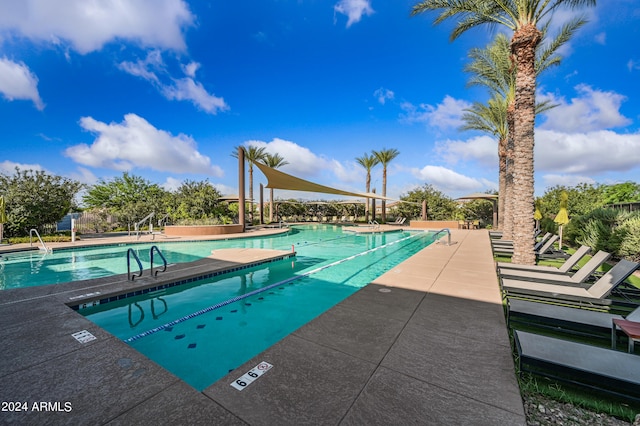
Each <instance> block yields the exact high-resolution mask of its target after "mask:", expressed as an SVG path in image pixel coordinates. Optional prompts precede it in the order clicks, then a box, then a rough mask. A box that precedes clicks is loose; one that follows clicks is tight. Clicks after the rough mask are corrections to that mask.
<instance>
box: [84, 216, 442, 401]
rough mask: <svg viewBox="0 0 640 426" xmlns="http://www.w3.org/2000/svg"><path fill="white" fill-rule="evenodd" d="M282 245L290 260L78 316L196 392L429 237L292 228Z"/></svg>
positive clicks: (430, 238) (430, 236)
mask: <svg viewBox="0 0 640 426" xmlns="http://www.w3.org/2000/svg"><path fill="white" fill-rule="evenodd" d="M310 231H311V233H309V232H310ZM296 236H297V237H298V238H297V240H298V241H297V242H292V241H294V240H296V238H295V237H296ZM301 237H304V238H301ZM270 240H271V241H270V242H271V243H274V242H276V241H277V240H278V239H277V238H276V239H270ZM282 240H283V241H281V243H286V244H289V247H290V245H291V244H295V246H296V251H297V253H298V254H297V256H296V257H295V258H293V259H289V260H282V261H277V262H272V263H268V264H264V265H260V266H256V267H253V268H248V269H244V270H241V271H236V272H233V273H229V274H225V275H222V276H217V277H214V278H211V279H207V280H201V281H198V282H194V283H190V284H186V285H182V286H176V287H171V288H168V289H165V290H161V291H159V292H156V293H150V294H147V295H142V296H136V297H131V298H128V299H123V300H120V301H117V302H111V303H106V304H102V305H98V306H95V307H89V308H86V309H81V310H80V313H82V314H83V315H85V316H86V317H87V318H88V319H90V320H91V321H93V322H95V323H96V324H98V325H99V326H101V327H102V328H104V329H106V330H107V331H109V332H111V333H112V334H114V335H115V336H117V337H119V338H121V339H122V340H124V341H126V342H127V343H129V344H130V345H131V346H132V347H134V348H136V349H137V350H138V351H140V352H142V353H143V354H145V355H146V356H148V357H149V358H151V359H153V360H154V361H156V362H157V363H159V364H160V365H162V366H163V367H165V368H166V369H168V370H169V371H171V372H173V373H174V374H176V375H177V376H179V377H180V378H182V379H183V380H185V381H186V382H187V383H189V384H190V385H192V386H193V387H194V388H196V389H198V390H202V389H204V388H206V387H207V386H209V385H211V384H212V383H214V382H215V381H217V380H218V379H220V378H221V377H223V376H224V375H226V374H227V373H228V372H229V371H231V370H233V369H234V368H236V367H238V366H240V365H241V364H242V363H244V362H246V361H247V360H249V359H251V358H252V357H254V356H255V355H257V354H259V353H260V352H262V351H264V350H265V349H267V348H269V347H270V346H272V345H273V344H275V343H276V342H278V341H279V340H281V339H282V338H284V337H285V336H287V335H288V334H290V333H292V332H293V331H295V330H296V329H298V328H299V327H301V326H302V325H304V324H306V323H307V322H309V321H311V320H312V319H314V318H315V317H317V316H318V315H320V314H322V313H323V312H325V311H326V310H328V309H330V308H331V307H333V306H334V305H336V304H337V303H339V302H340V301H342V300H343V299H345V298H347V297H348V296H350V295H351V294H353V293H354V292H356V291H357V290H358V289H359V288H361V287H363V286H365V285H366V284H368V283H369V282H371V281H372V280H374V279H375V278H376V277H378V276H380V275H381V274H383V273H384V272H385V271H387V270H389V269H390V268H392V267H393V266H395V265H397V264H398V263H400V262H402V261H403V260H405V259H406V258H408V257H409V256H411V255H413V254H415V253H416V252H418V251H419V250H421V249H423V248H424V247H426V246H427V245H429V244H430V243H431V242H433V234H430V233H426V232H420V233H408V232H395V233H390V234H369V235H355V234H349V233H342V232H341V230H340V229H339V228H337V229H336V228H334V227H327V228H323V229H316V230H315V231H313V230H310V229H305V228H300V229H297V230H296V232H294V233H292V234H291V235H289V236H287V237H286V238H283V239H282ZM245 243H249V242H245ZM285 247H286V246H285ZM269 248H283V247H282V246H280V245H279V244H274V246H273V247H269Z"/></svg>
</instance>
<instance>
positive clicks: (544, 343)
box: [513, 330, 640, 401]
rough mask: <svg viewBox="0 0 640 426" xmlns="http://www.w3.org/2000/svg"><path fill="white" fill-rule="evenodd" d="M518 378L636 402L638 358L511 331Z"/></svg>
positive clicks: (639, 391) (639, 382) (639, 372)
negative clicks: (528, 376) (523, 376)
mask: <svg viewBox="0 0 640 426" xmlns="http://www.w3.org/2000/svg"><path fill="white" fill-rule="evenodd" d="M513 336H514V342H515V346H516V350H517V351H518V364H519V371H520V374H522V373H524V372H530V373H533V374H539V375H543V376H547V377H551V378H553V379H555V380H560V381H564V382H568V383H572V384H577V385H580V386H585V387H587V388H590V389H594V390H597V391H601V392H606V393H609V394H612V395H615V396H617V397H619V398H623V399H627V400H634V401H640V357H639V356H637V355H633V354H628V353H625V352H618V351H614V350H611V349H605V348H601V347H598V346H591V345H585V344H583V343H577V342H571V341H568V340H562V339H557V338H554V337H548V336H542V335H539V334H534V333H528V332H525V331H521V330H515V331H514V333H513Z"/></svg>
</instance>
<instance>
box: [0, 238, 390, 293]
mask: <svg viewBox="0 0 640 426" xmlns="http://www.w3.org/2000/svg"><path fill="white" fill-rule="evenodd" d="M394 234H396V233H394ZM398 234H399V233H398ZM352 236H353V234H348V233H343V232H342V229H341V227H339V226H334V225H307V226H300V227H292V229H291V231H290V232H289V233H287V234H283V235H274V236H270V237H261V238H240V239H230V240H224V241H222V240H219V241H197V242H196V241H190V242H166V241H162V240H159V241H155V242H153V243H134V244H113V245H105V246H98V247H84V248H70V249H58V250H54V251H53V253H45V252H44V251H29V252H17V253H8V254H3V255H1V256H0V290H2V289H9V288H19V287H33V286H41V285H48V284H58V283H64V282H70V281H80V280H87V279H94V278H100V277H104V276H109V275H115V274H124V273H126V272H127V250H128V249H129V248H132V249H133V250H134V252H135V253H136V255H137V256H138V257H139V258H140V260H141V262H142V266H143V268H144V269H148V268H149V266H150V264H149V251H150V248H151V247H152V246H153V245H155V246H157V247H158V248H159V249H160V250H161V252H162V254H163V255H164V256H165V258H166V259H167V262H169V263H182V262H192V261H194V260H198V259H201V258H203V257H206V256H209V255H210V254H211V250H214V249H216V248H267V249H278V250H291V246H292V245H294V246H295V247H296V250H298V248H300V247H305V250H308V251H309V252H310V253H311V252H313V247H314V246H315V245H317V244H319V243H321V242H323V241H326V240H330V239H340V240H342V241H343V242H344V244H343V245H341V246H340V247H341V249H342V247H344V249H345V250H347V246H348V245H349V244H358V245H359V244H360V240H357V239H356V240H353V239H350V238H348V237H352ZM376 238H382V239H383V240H384V239H386V238H387V236H381V235H380V234H378V236H377V237H376ZM356 241H358V242H357V243H356ZM325 255H326V254H325ZM325 255H323V256H325ZM135 266H137V265H135V261H134V260H133V259H132V270H133V269H134V268H135ZM156 266H157V265H156Z"/></svg>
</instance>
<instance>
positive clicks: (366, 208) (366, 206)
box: [364, 170, 371, 223]
mask: <svg viewBox="0 0 640 426" xmlns="http://www.w3.org/2000/svg"><path fill="white" fill-rule="evenodd" d="M366 186H367V194H368V193H369V192H370V191H371V171H370V170H367V181H366ZM364 220H365V222H366V223H369V199H368V198H366V199H365V200H364Z"/></svg>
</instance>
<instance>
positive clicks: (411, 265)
mask: <svg viewBox="0 0 640 426" xmlns="http://www.w3.org/2000/svg"><path fill="white" fill-rule="evenodd" d="M452 234H453V239H454V240H455V244H452V245H451V246H447V245H445V244H432V245H431V246H429V247H427V248H425V249H423V250H422V251H421V252H419V253H418V254H416V255H414V256H412V257H411V258H410V259H408V260H407V261H405V262H403V263H401V264H400V265H398V266H396V267H395V268H393V269H392V270H390V271H388V272H387V273H385V274H383V275H382V276H380V277H379V278H377V279H376V280H374V281H373V282H372V283H371V284H369V285H368V286H366V287H364V288H363V289H361V290H360V291H358V292H356V293H355V294H354V295H353V296H351V297H349V298H348V299H346V300H345V301H344V302H342V303H341V304H339V305H338V306H336V307H334V308H333V309H331V310H329V311H327V312H326V313H325V314H323V315H321V316H320V317H318V318H317V319H316V320H314V321H312V322H311V323H309V324H307V325H306V326H304V327H302V328H301V329H299V330H297V331H296V332H294V333H292V334H291V335H289V336H288V337H286V338H285V339H283V340H282V341H280V342H279V343H277V344H276V345H274V346H273V347H272V348H270V349H268V350H267V351H265V352H264V353H262V354H260V355H258V356H257V357H255V358H254V359H252V360H250V361H248V362H247V363H246V364H244V365H243V366H241V367H239V368H238V369H236V370H234V371H233V372H231V373H230V374H229V375H228V376H226V377H225V378H223V379H221V380H220V381H218V382H216V383H215V384H213V385H212V386H210V387H209V388H207V389H205V391H203V392H197V391H196V390H195V389H193V388H191V387H190V386H188V385H186V384H185V383H184V382H182V381H181V380H180V379H178V378H177V377H175V376H173V375H172V374H171V373H169V372H167V371H166V370H164V369H162V368H161V367H159V366H158V365H157V364H155V363H154V362H153V361H151V360H149V359H147V358H146V357H144V356H143V355H141V354H139V353H138V352H137V351H135V350H133V349H132V348H131V347H130V346H128V345H126V344H125V343H123V342H122V341H120V340H119V339H117V338H115V337H114V336H112V335H110V334H109V333H107V332H106V331H104V330H102V329H100V328H99V327H97V326H96V325H94V324H93V323H91V322H90V321H88V320H86V319H85V318H83V317H82V316H80V315H78V314H77V313H76V312H74V311H72V310H71V309H69V308H68V307H67V305H66V304H65V300H68V297H69V295H66V296H61V295H59V294H49V295H38V297H36V298H30V299H25V300H21V301H18V300H13V301H11V303H8V304H7V303H5V304H0V323H1V324H3V327H2V329H1V330H0V336H1V337H2V343H1V344H0V345H1V348H2V349H3V350H2V351H0V353H1V354H0V360H2V361H3V362H1V363H0V377H1V378H2V380H3V387H2V389H0V395H2V400H3V401H25V402H27V403H28V404H32V403H36V402H49V403H50V404H49V405H45V408H48V409H45V410H34V409H33V406H32V405H29V407H28V408H29V410H27V411H24V412H16V411H13V412H2V413H0V422H5V421H12V420H13V421H19V422H37V423H42V422H49V423H56V422H71V423H78V422H82V423H85V424H86V423H92V424H106V423H110V424H132V423H135V422H143V421H147V420H148V419H149V418H154V419H156V420H158V419H160V420H162V421H163V422H165V423H167V424H169V423H171V422H175V421H181V422H183V423H191V424H195V423H203V422H209V423H220V424H274V423H279V424H287V423H289V424H292V423H305V422H306V423H334V424H363V423H365V422H366V423H371V424H385V423H388V421H389V420H395V423H398V422H408V423H411V422H414V423H425V422H427V423H431V424H437V423H445V422H446V423H466V424H469V423H476V422H478V421H483V420H484V422H485V423H491V424H495V422H498V421H500V422H502V423H508V424H525V417H524V409H523V406H522V400H521V398H520V394H519V389H518V386H517V381H516V378H515V371H514V365H513V359H512V358H511V347H510V343H509V340H508V335H507V328H506V324H505V321H504V313H503V311H502V309H503V308H502V305H501V297H500V295H499V288H498V282H497V278H496V275H495V269H494V262H493V257H492V255H491V252H490V244H489V238H488V234H487V233H486V232H482V231H457V230H453V231H452ZM380 290H384V291H380ZM73 291H78V292H81V291H82V290H81V289H74V290H73ZM3 292H4V291H3ZM2 296H3V295H2V292H0V300H4V298H3V297H2ZM458 324H460V325H463V327H459V326H455V327H452V325H458ZM78 330H87V331H88V332H89V333H91V334H92V335H93V336H95V337H96V339H95V340H92V341H89V342H87V343H84V344H83V343H80V342H78V341H75V339H73V338H72V337H71V334H72V332H73V331H78ZM425 330H426V331H428V332H427V333H426V334H425V333H424V331H425ZM416 333H418V334H416ZM465 354H469V356H464V355H465ZM260 361H267V362H270V363H271V364H272V365H274V367H273V369H272V370H270V371H268V372H266V373H265V374H264V375H263V376H262V377H261V378H260V379H259V380H256V381H255V382H254V383H252V384H251V385H250V386H249V387H247V389H245V390H243V391H242V392H240V391H237V390H236V389H234V388H232V387H231V386H230V383H231V382H233V381H234V380H235V379H237V378H238V377H241V376H242V375H243V374H244V373H246V372H247V371H249V369H250V368H252V367H254V366H255V365H257V364H258V363H259V362H260ZM460 367H465V368H462V369H461V368H460ZM301 379H302V380H301ZM66 402H68V403H70V406H71V410H70V411H68V410H65V408H67V405H65V403H66ZM150 416H152V417H150ZM392 423H394V422H393V421H392Z"/></svg>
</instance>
